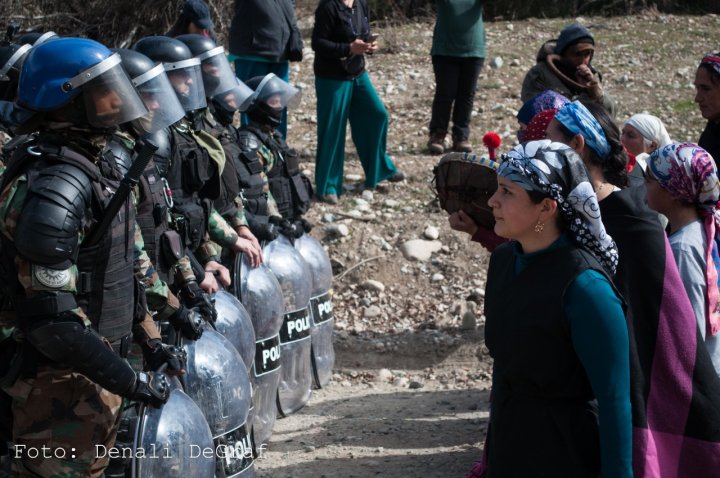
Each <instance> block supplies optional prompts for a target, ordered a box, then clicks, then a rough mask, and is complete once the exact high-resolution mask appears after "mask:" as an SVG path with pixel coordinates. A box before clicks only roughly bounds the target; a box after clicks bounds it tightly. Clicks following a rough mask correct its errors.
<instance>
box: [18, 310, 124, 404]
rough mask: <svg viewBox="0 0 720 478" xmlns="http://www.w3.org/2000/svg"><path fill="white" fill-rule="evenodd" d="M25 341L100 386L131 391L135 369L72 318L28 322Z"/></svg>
mask: <svg viewBox="0 0 720 478" xmlns="http://www.w3.org/2000/svg"><path fill="white" fill-rule="evenodd" d="M27 338H28V341H29V342H30V343H31V344H32V345H33V346H34V347H35V349H37V350H38V351H39V352H40V353H42V354H43V355H45V356H46V357H48V358H50V359H52V360H54V361H55V362H58V363H60V364H64V365H67V366H69V367H70V368H72V369H73V370H74V371H76V372H78V373H81V374H83V375H85V376H86V377H87V378H89V379H90V380H92V381H93V382H95V383H97V384H98V385H100V386H101V387H103V388H104V389H106V390H108V391H110V392H112V393H115V394H117V395H122V396H124V397H127V396H129V395H130V394H132V392H133V390H134V388H135V372H134V371H133V369H132V368H131V367H130V365H129V364H128V363H127V362H126V361H125V360H124V359H122V358H120V356H118V355H117V354H116V353H115V352H113V351H112V349H110V348H109V347H108V346H107V345H106V344H105V343H104V342H103V341H102V339H101V338H100V336H99V335H97V334H96V333H95V331H93V330H92V329H89V328H87V327H85V326H84V325H82V324H80V323H78V322H75V321H71V320H68V321H64V322H43V323H41V324H38V325H31V326H30V330H28V331H27Z"/></svg>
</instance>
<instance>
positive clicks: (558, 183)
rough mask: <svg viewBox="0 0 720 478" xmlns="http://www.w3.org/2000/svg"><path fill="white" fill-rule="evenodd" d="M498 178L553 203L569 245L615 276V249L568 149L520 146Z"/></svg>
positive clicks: (540, 144) (551, 145)
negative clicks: (586, 251) (585, 251)
mask: <svg viewBox="0 0 720 478" xmlns="http://www.w3.org/2000/svg"><path fill="white" fill-rule="evenodd" d="M498 176H502V177H506V178H508V179H509V180H510V181H512V182H514V183H517V184H518V185H520V186H521V187H522V188H523V189H525V190H526V191H537V192H540V193H541V194H543V195H545V196H547V197H549V198H550V199H554V200H555V201H557V203H558V210H559V211H560V214H561V215H562V216H563V219H564V220H565V223H566V224H568V225H569V230H570V234H571V237H572V239H573V241H574V242H575V243H576V244H577V245H578V246H579V247H582V248H584V249H586V250H588V251H589V252H591V253H592V254H593V255H594V256H595V257H596V258H597V259H598V260H599V261H600V263H601V264H602V265H603V266H604V267H605V268H606V269H607V270H608V271H609V272H610V273H611V274H614V273H615V270H616V269H617V264H618V250H617V246H616V245H615V241H613V239H612V237H610V236H609V235H608V234H607V232H606V231H605V226H604V225H603V223H602V218H601V217H600V205H599V204H598V200H597V196H596V195H595V190H594V189H593V187H592V183H591V182H590V178H589V176H588V172H587V169H586V168H585V165H584V164H583V162H582V159H581V158H580V156H578V155H577V153H576V152H575V151H573V150H572V149H571V148H570V147H569V146H567V145H565V144H562V143H555V142H552V141H550V140H547V139H545V140H541V141H530V142H528V143H524V144H520V145H518V146H516V147H515V148H514V149H513V150H512V151H510V152H508V153H507V154H505V155H504V156H503V161H502V163H501V164H500V168H499V169H498Z"/></svg>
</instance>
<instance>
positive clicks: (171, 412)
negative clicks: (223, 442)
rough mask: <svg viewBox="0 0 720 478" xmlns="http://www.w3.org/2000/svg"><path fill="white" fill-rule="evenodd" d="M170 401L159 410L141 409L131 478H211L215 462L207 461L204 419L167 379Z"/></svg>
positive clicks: (208, 446) (210, 446) (207, 431)
mask: <svg viewBox="0 0 720 478" xmlns="http://www.w3.org/2000/svg"><path fill="white" fill-rule="evenodd" d="M169 382H170V388H171V391H170V398H169V399H168V401H167V403H165V405H163V406H162V407H161V408H153V407H149V406H144V405H143V406H141V409H140V413H139V417H138V420H137V426H136V428H135V443H134V445H133V454H132V455H133V457H134V458H133V463H132V473H131V476H132V477H133V478H175V477H177V478H188V477H192V478H213V477H214V476H215V459H214V458H212V455H210V458H208V457H207V455H208V454H207V453H203V452H204V451H207V450H212V449H213V439H212V434H211V432H210V427H209V426H208V423H207V421H206V420H205V416H204V415H203V413H202V411H201V410H200V408H198V406H197V405H196V404H195V402H193V400H192V399H191V398H190V397H188V396H187V395H186V394H185V392H183V391H182V387H181V386H180V382H179V381H178V380H177V379H170V380H169Z"/></svg>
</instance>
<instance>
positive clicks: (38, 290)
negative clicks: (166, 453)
mask: <svg viewBox="0 0 720 478" xmlns="http://www.w3.org/2000/svg"><path fill="white" fill-rule="evenodd" d="M101 142H102V139H101V138H99V137H98V138H95V140H94V141H93V144H95V145H97V146H100V144H101ZM27 195H28V177H27V175H26V174H21V175H19V176H17V178H16V179H14V180H12V182H10V184H9V185H8V186H7V187H6V188H5V189H4V190H3V191H2V194H0V233H2V234H3V235H4V236H5V237H6V238H7V239H9V240H10V241H13V242H14V237H15V231H16V227H17V224H18V219H19V218H20V215H21V213H22V209H23V206H24V203H25V200H26V197H27ZM87 227H88V224H85V227H84V229H80V230H79V231H78V236H79V238H78V243H82V241H83V239H84V237H85V235H86V234H87V232H88V229H87ZM133 254H134V255H135V257H136V258H137V260H138V261H139V262H140V263H148V262H149V258H148V257H147V255H146V254H145V253H144V251H143V250H142V243H141V242H139V243H137V242H136V243H135V249H134V251H133ZM15 266H16V268H17V272H18V274H17V279H18V283H19V285H20V287H22V289H23V292H24V297H25V298H26V300H32V299H33V298H36V297H37V298H42V297H47V296H49V295H50V296H52V295H55V294H59V293H71V294H77V292H78V289H77V286H78V284H79V282H78V277H79V274H78V268H77V266H76V265H75V264H72V265H70V267H69V268H68V269H66V270H65V271H56V270H52V269H48V268H46V267H43V266H39V265H36V264H33V263H31V262H30V261H28V260H25V259H23V257H22V256H19V255H17V256H15ZM65 314H66V318H67V317H74V318H76V319H77V320H78V321H81V322H82V323H84V324H85V326H86V327H92V323H91V320H90V318H89V317H88V315H87V314H86V312H85V311H84V310H83V308H82V307H79V306H78V307H76V308H73V309H71V310H69V311H67V312H65ZM0 320H3V323H2V324H1V325H2V326H3V329H2V330H3V333H4V335H7V334H11V333H12V334H13V335H14V338H15V340H16V341H17V342H18V343H20V344H23V343H24V341H25V339H24V334H23V332H22V327H17V325H18V324H17V319H16V318H15V316H14V314H13V313H12V311H8V310H4V311H3V315H2V319H0ZM133 335H134V338H135V340H137V341H139V342H141V343H142V342H147V341H148V340H150V339H153V338H160V334H159V331H158V330H157V327H156V325H155V323H154V321H153V320H152V317H151V316H150V315H149V314H146V315H145V317H144V319H143V320H141V321H135V322H134V323H133ZM103 340H104V339H103ZM105 342H106V344H107V345H108V347H109V346H110V344H109V342H107V340H105ZM24 347H27V348H31V349H32V347H31V346H30V345H29V344H26V345H24ZM31 353H32V358H31V359H30V360H29V361H30V365H29V368H27V367H26V368H25V369H24V372H23V374H22V375H21V377H20V378H19V379H17V380H16V381H15V382H14V383H13V384H12V385H10V386H8V387H5V388H4V391H5V392H6V393H7V394H8V395H9V396H10V397H11V399H12V414H13V443H14V444H15V446H16V448H15V450H11V457H14V458H16V459H14V460H13V465H12V466H13V476H38V475H40V476H43V477H74V476H92V477H96V476H97V477H99V476H102V474H103V470H104V468H105V467H106V466H107V463H108V458H100V459H98V457H97V454H96V449H95V445H96V444H101V445H105V446H112V444H113V443H114V439H115V434H116V431H117V425H118V420H119V412H120V405H121V403H122V398H121V397H120V396H118V395H116V394H113V393H111V392H109V391H107V390H105V389H103V388H102V387H101V386H100V385H98V384H96V383H94V382H93V381H91V380H90V379H88V378H87V377H86V376H84V375H82V374H80V373H77V372H74V371H73V370H71V369H68V368H64V367H61V366H59V365H58V364H56V363H54V362H52V361H51V360H50V359H49V358H47V357H45V356H43V355H42V354H41V353H40V352H34V351H33V352H31ZM33 362H34V363H33ZM43 446H44V447H46V449H49V450H52V451H53V452H47V453H43V451H42V450H43V448H42V447H43ZM22 447H25V448H22ZM36 450H40V453H39V454H36V453H35V451H36ZM48 453H49V454H50V455H51V456H48Z"/></svg>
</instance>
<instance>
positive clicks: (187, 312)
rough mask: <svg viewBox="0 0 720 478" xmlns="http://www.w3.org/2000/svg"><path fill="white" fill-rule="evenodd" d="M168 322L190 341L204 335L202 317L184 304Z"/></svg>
mask: <svg viewBox="0 0 720 478" xmlns="http://www.w3.org/2000/svg"><path fill="white" fill-rule="evenodd" d="M168 320H169V321H170V324H172V326H173V327H174V328H175V329H177V330H179V331H180V333H182V334H183V336H184V337H186V338H188V339H190V340H197V339H199V338H200V336H201V335H202V332H203V329H202V323H203V319H202V317H200V315H199V314H198V313H196V312H195V311H194V310H193V309H188V308H187V307H185V306H184V305H182V304H180V308H179V309H178V310H177V312H175V313H174V314H173V315H171V316H170V317H168ZM153 370H155V369H153Z"/></svg>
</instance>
